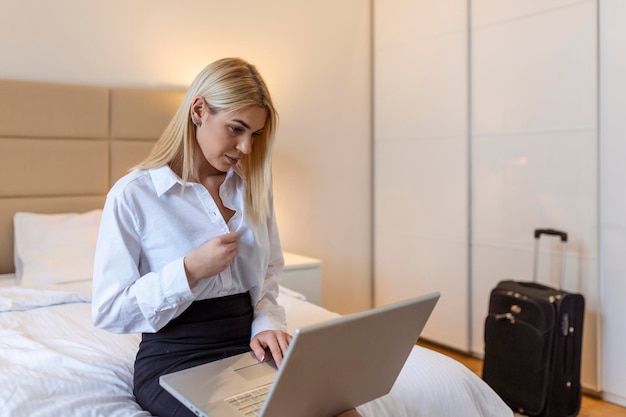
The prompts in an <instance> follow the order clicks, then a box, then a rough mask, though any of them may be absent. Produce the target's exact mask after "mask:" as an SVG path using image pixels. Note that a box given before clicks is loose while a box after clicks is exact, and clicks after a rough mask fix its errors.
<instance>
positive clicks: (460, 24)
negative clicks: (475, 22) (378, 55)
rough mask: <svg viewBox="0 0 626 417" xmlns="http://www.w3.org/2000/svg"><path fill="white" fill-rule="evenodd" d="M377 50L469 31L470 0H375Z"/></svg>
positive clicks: (375, 45)
mask: <svg viewBox="0 0 626 417" xmlns="http://www.w3.org/2000/svg"><path fill="white" fill-rule="evenodd" d="M374 16H375V25H376V32H375V38H374V47H375V49H384V48H387V47H392V48H393V47H396V46H398V45H399V44H405V43H410V42H413V41H415V40H418V39H424V38H430V37H433V36H437V35H442V34H447V33H451V32H463V31H465V30H467V1H466V0H437V1H432V0H383V1H374Z"/></svg>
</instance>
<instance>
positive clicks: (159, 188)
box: [149, 165, 238, 197]
mask: <svg viewBox="0 0 626 417" xmlns="http://www.w3.org/2000/svg"><path fill="white" fill-rule="evenodd" d="M149 172H150V178H152V183H153V184H154V188H155V190H156V193H157V196H159V197H161V196H162V195H163V194H165V193H166V192H168V191H169V190H170V189H171V188H172V187H174V186H175V185H176V184H180V185H181V186H182V185H183V180H182V179H181V178H180V177H179V176H178V175H176V173H175V172H174V171H172V168H170V166H169V165H163V166H161V167H158V168H151V169H150V170H149ZM235 174H236V171H235V170H234V169H233V168H230V169H229V170H228V172H227V173H226V178H225V179H224V183H227V182H230V180H231V178H232V177H233V175H235ZM237 176H238V175H237Z"/></svg>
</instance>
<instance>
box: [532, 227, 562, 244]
mask: <svg viewBox="0 0 626 417" xmlns="http://www.w3.org/2000/svg"><path fill="white" fill-rule="evenodd" d="M541 235H552V236H559V237H560V238H561V242H567V233H565V232H562V231H560V230H556V229H535V239H539V238H540V237H541Z"/></svg>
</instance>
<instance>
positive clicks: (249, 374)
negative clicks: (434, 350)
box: [159, 293, 439, 417]
mask: <svg viewBox="0 0 626 417" xmlns="http://www.w3.org/2000/svg"><path fill="white" fill-rule="evenodd" d="M438 299H439V293H432V294H428V295H424V296H421V297H417V298H413V299H409V300H406V301H401V302H398V303H394V304H391V305H387V306H383V307H379V308H374V309H371V310H367V311H363V312H360V313H355V314H351V315H346V316H342V317H339V318H337V319H333V320H330V321H325V322H322V323H319V324H315V325H312V326H307V327H303V328H300V329H297V330H296V331H295V333H294V336H293V339H292V341H291V344H290V345H289V349H288V350H287V353H286V355H285V357H284V358H283V362H282V365H281V367H280V369H278V370H277V369H276V365H275V363H274V362H273V360H271V359H269V360H265V361H263V362H259V361H258V360H257V359H256V357H255V356H254V355H253V354H252V352H249V353H244V354H241V355H236V356H232V357H230V358H226V359H221V360H219V361H216V362H211V363H207V364H205V365H199V366H195V367H193V368H189V369H185V370H182V371H178V372H174V373H171V374H168V375H163V376H161V377H160V379H159V383H160V384H161V386H162V387H163V388H164V389H166V390H167V391H168V392H169V393H171V394H172V395H173V396H174V397H175V398H177V399H178V400H179V401H181V402H182V403H183V404H184V405H185V406H187V407H188V408H189V409H190V410H191V411H193V412H194V413H195V414H196V415H198V416H203V417H241V416H260V417H285V416H289V417H334V416H336V415H337V414H339V413H341V412H343V411H345V410H348V409H351V408H354V407H356V406H359V405H361V404H364V403H366V402H368V401H371V400H374V399H376V398H378V397H381V396H383V395H385V394H387V393H389V391H390V390H391V387H392V386H393V384H394V382H395V380H396V378H397V377H398V374H399V373H400V370H401V369H402V367H403V365H404V363H405V362H406V359H407V358H408V356H409V353H410V352H411V349H412V348H413V347H414V346H415V343H416V342H417V339H418V338H419V336H420V333H421V332H422V329H423V328H424V326H425V325H426V321H427V320H428V318H429V317H430V314H431V312H432V311H433V309H434V307H435V304H436V303H437V301H438ZM250 396H261V397H262V400H261V401H262V402H261V403H260V404H257V405H255V402H254V401H255V400H253V399H250V398H248V397H250Z"/></svg>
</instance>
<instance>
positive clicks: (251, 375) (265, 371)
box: [234, 361, 276, 380]
mask: <svg viewBox="0 0 626 417" xmlns="http://www.w3.org/2000/svg"><path fill="white" fill-rule="evenodd" d="M270 363H273V362H270V361H267V362H262V363H257V364H255V365H250V366H246V367H245V368H239V369H234V371H235V372H236V373H237V374H238V375H241V376H242V377H244V378H246V379H249V380H252V379H257V378H261V377H263V376H266V375H274V374H275V373H276V368H275V367H273V366H272V365H270Z"/></svg>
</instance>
